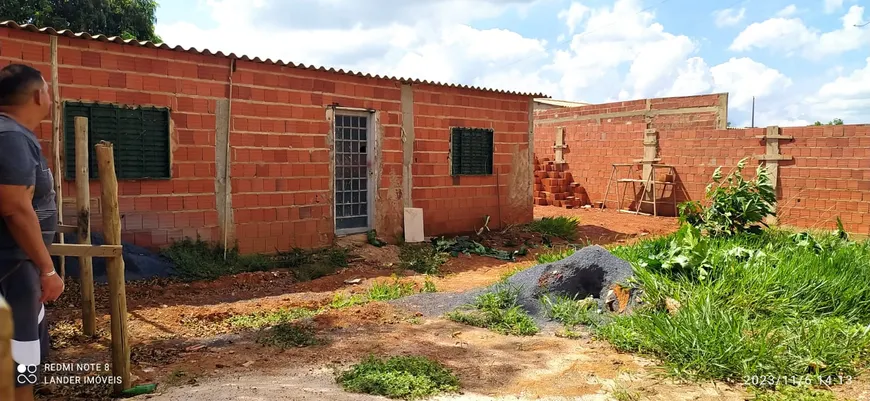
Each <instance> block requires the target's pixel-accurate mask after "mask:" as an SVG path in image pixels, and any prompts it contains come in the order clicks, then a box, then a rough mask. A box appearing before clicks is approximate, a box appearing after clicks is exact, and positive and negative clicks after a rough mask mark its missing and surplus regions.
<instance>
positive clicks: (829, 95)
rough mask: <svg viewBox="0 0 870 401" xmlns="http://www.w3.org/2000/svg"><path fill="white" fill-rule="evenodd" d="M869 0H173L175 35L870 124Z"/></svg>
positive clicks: (587, 92) (166, 4) (737, 112)
mask: <svg viewBox="0 0 870 401" xmlns="http://www.w3.org/2000/svg"><path fill="white" fill-rule="evenodd" d="M868 1H870V0H802V1H787V0H766V1H760V0H756V1H750V0H741V1H733V0H718V1H692V0H589V1H571V0H414V1H408V0H367V1H359V0H355V1H354V0H172V1H169V0H164V1H163V2H162V3H163V4H161V6H160V8H159V9H158V15H157V18H158V21H157V32H158V34H160V35H161V36H162V37H163V39H164V40H165V41H166V42H167V43H168V44H170V45H176V44H179V45H182V46H185V47H191V46H192V47H197V48H200V49H202V48H208V49H210V50H223V51H225V52H227V51H232V52H236V53H243V54H247V55H249V56H252V57H253V56H260V57H262V58H266V57H269V58H273V59H275V58H279V59H282V60H287V61H295V62H302V63H306V64H312V63H313V64H319V65H326V66H334V67H341V68H350V69H353V70H357V71H364V72H371V73H378V74H389V75H398V76H404V77H413V78H421V79H430V80H437V81H447V82H456V83H463V84H471V85H481V86H488V87H495V88H499V89H510V90H520V91H530V92H543V93H545V94H547V95H550V96H552V97H554V98H561V99H567V100H578V101H586V102H594V103H600V102H607V101H616V100H624V99H635V98H644V97H660V96H681V95H694V94H703V93H713V92H728V93H729V94H730V98H729V106H730V107H729V108H730V110H729V112H730V114H729V116H730V119H731V121H732V124H733V125H735V126H744V125H748V124H749V120H750V113H749V111H750V108H751V102H752V101H751V99H752V97H753V96H755V97H756V99H757V100H756V125H757V126H764V125H771V124H778V125H805V124H811V123H812V122H814V121H816V120H821V121H823V122H826V121H829V120H831V119H833V118H842V119H844V120H845V121H846V122H847V123H861V122H870V65H868V63H870V59H868V57H870V25H867V26H864V27H857V26H855V25H861V24H864V23H866V22H870V10H866V9H865V7H866V6H867V4H865V3H867V2H868Z"/></svg>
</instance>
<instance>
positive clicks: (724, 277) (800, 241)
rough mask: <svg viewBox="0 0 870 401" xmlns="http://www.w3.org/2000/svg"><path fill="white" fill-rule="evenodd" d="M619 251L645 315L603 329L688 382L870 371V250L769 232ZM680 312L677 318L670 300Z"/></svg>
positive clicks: (867, 245)
mask: <svg viewBox="0 0 870 401" xmlns="http://www.w3.org/2000/svg"><path fill="white" fill-rule="evenodd" d="M679 235H680V234H677V235H675V236H671V237H666V238H661V239H653V240H647V241H643V242H641V243H639V244H635V245H632V246H625V247H617V248H614V254H615V255H616V256H619V257H621V258H623V259H625V260H628V261H630V262H632V264H633V265H634V267H635V272H636V277H635V281H636V284H637V285H639V286H640V288H642V289H643V292H644V304H645V305H646V306H645V307H642V308H639V309H637V310H636V311H635V313H634V314H632V315H630V316H618V317H616V318H614V320H613V321H612V322H611V323H609V324H606V325H603V326H602V327H600V328H599V329H598V334H599V336H601V337H603V338H605V339H607V340H608V341H610V342H611V343H612V344H613V345H614V346H616V347H617V348H618V349H620V350H622V351H632V352H640V353H644V354H648V355H652V356H656V357H659V358H660V359H661V360H663V361H664V363H665V365H666V366H667V367H668V368H669V370H670V371H671V373H672V374H674V375H676V376H680V377H685V378H697V379H724V380H738V381H739V380H742V378H743V377H753V376H772V377H804V376H805V375H808V374H809V375H811V376H812V377H820V376H821V377H827V376H833V377H836V376H837V375H844V376H845V375H851V376H855V375H856V374H857V373H858V371H860V370H861V369H863V368H864V367H866V366H867V365H868V357H870V354H868V351H870V332H868V329H867V328H866V327H865V326H866V323H867V322H868V321H870V275H868V274H866V272H867V271H870V242H864V243H856V242H851V241H848V240H845V239H843V238H842V236H840V235H828V236H823V235H820V236H811V235H809V234H799V235H795V234H793V233H790V232H785V231H777V230H765V231H763V232H762V233H760V234H753V233H748V232H743V233H737V234H735V235H732V236H717V237H712V238H708V237H698V236H695V235H694V234H693V235H692V238H691V241H689V240H685V239H684V240H676V239H677V237H678V236H679ZM667 298H672V299H674V300H676V301H678V302H679V304H680V305H681V307H680V308H679V310H677V311H676V312H675V313H668V311H666V310H665V307H664V303H665V302H664V301H665V299H667Z"/></svg>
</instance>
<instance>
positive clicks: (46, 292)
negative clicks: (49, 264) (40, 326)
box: [39, 270, 64, 303]
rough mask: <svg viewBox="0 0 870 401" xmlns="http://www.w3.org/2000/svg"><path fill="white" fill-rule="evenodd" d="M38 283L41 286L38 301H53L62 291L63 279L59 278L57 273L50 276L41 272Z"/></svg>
mask: <svg viewBox="0 0 870 401" xmlns="http://www.w3.org/2000/svg"><path fill="white" fill-rule="evenodd" d="M52 271H54V270H52ZM39 284H40V286H41V287H42V297H41V298H40V299H39V302H42V303H46V302H54V301H55V300H56V299H58V298H59V297H60V294H61V293H63V289H64V284H63V280H61V279H60V276H59V275H57V273H55V274H52V275H50V276H47V275H44V274H41V275H40V277H39Z"/></svg>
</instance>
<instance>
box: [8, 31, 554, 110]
mask: <svg viewBox="0 0 870 401" xmlns="http://www.w3.org/2000/svg"><path fill="white" fill-rule="evenodd" d="M0 26H2V27H7V28H13V29H18V30H22V31H29V32H39V33H44V34H48V35H57V36H66V37H69V38H78V39H87V40H96V41H100V42H113V43H120V44H125V45H133V46H141V47H148V48H152V49H166V50H173V51H182V52H187V53H194V54H203V55H207V56H219V57H227V58H235V59H239V60H244V61H252V62H256V63H264V64H274V65H279V66H285V67H292V68H298V69H302V70H316V71H327V72H331V73H336V74H342V75H353V76H358V77H365V78H375V79H386V80H391V81H399V82H402V83H412V84H425V85H435V86H446V87H449V88H462V89H471V90H478V91H483V92H495V93H503V94H509V95H519V96H528V97H538V98H549V96H547V95H544V94H542V93H526V92H515V91H506V90H500V89H492V88H482V87H479V86H470V85H459V84H451V83H444V82H437V81H427V80H421V79H414V78H402V77H393V76H386V75H372V74H364V73H362V72H356V71H351V70H346V71H345V70H343V69H335V68H331V67H330V68H326V67H323V66H314V65H305V64H296V63H294V62H286V61H282V60H272V59H265V60H263V59H261V58H259V57H254V58H250V57H248V56H246V55H241V56H239V55H237V54H235V53H230V54H226V53H224V52H221V51H218V52H217V53H215V52H213V51H211V50H208V49H203V50H198V49H196V48H194V47H191V48H189V49H185V48H184V47H181V46H169V45H167V44H166V43H154V42H149V41H137V40H132V39H121V38H120V37H118V36H111V37H110V36H106V35H103V34H97V35H91V34H89V33H87V32H73V31H70V30H68V29H62V30H60V31H58V30H55V29H54V28H51V27H47V28H39V27H37V26H36V25H32V24H24V25H19V24H17V23H16V22H15V21H2V22H0Z"/></svg>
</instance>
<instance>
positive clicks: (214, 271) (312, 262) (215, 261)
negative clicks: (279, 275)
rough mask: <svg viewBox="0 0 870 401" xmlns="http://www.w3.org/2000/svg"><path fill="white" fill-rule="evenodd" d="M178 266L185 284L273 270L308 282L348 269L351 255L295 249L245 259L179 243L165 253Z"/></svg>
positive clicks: (203, 244)
mask: <svg viewBox="0 0 870 401" xmlns="http://www.w3.org/2000/svg"><path fill="white" fill-rule="evenodd" d="M161 253H162V255H163V256H164V257H166V258H168V259H169V260H171V261H172V263H173V264H174V265H175V272H176V275H177V277H178V278H179V279H181V280H184V281H195V280H213V279H216V278H218V277H222V276H227V275H232V274H238V273H245V272H253V271H268V270H273V269H281V268H288V269H291V270H292V271H293V273H294V275H295V277H296V278H297V279H298V280H299V281H308V280H313V279H316V278H320V277H323V276H326V275H329V274H332V273H334V272H335V271H336V270H338V269H341V268H344V267H347V259H348V251H347V250H346V249H343V248H325V249H320V250H316V251H311V252H309V251H304V250H301V249H293V250H291V251H289V252H279V253H277V254H274V255H262V254H252V255H242V254H240V253H239V250H238V248H232V249H228V250H227V252H226V258H224V249H223V247H222V246H220V244H217V243H211V242H208V241H203V240H201V239H196V240H193V239H190V238H185V239H183V240H181V241H176V242H174V243H173V244H172V245H170V246H169V247H167V248H166V249H164V250H163V251H162V252H161Z"/></svg>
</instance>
